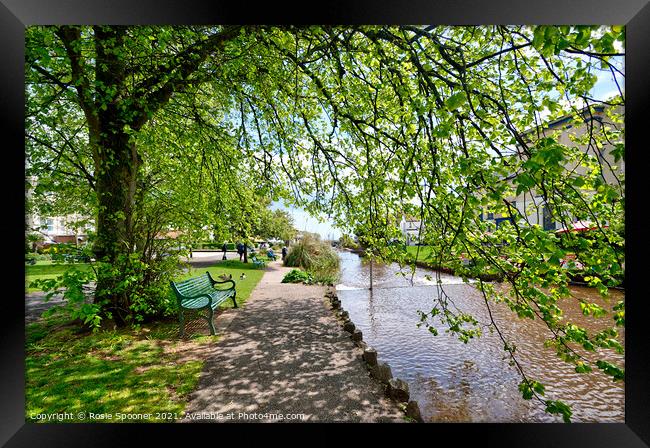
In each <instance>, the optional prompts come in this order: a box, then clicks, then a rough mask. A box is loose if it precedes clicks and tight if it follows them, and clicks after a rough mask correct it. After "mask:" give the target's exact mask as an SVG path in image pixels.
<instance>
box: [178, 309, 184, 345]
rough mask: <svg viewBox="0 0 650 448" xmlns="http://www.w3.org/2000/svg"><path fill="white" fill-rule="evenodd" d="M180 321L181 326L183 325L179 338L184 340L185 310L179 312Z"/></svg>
mask: <svg viewBox="0 0 650 448" xmlns="http://www.w3.org/2000/svg"><path fill="white" fill-rule="evenodd" d="M178 320H179V321H180V325H181V330H180V336H179V337H180V338H181V339H182V338H183V336H185V318H184V316H183V310H181V311H179V312H178Z"/></svg>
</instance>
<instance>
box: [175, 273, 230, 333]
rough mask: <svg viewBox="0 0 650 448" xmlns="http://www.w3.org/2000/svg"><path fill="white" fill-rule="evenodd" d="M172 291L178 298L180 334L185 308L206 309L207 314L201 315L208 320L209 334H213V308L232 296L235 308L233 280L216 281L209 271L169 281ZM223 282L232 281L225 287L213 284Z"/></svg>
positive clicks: (183, 331) (183, 324)
mask: <svg viewBox="0 0 650 448" xmlns="http://www.w3.org/2000/svg"><path fill="white" fill-rule="evenodd" d="M169 283H170V284H171V287H172V291H174V294H175V295H176V299H177V300H178V318H179V320H180V326H181V331H180V336H181V337H183V335H184V334H185V317H184V313H185V311H186V310H190V311H200V310H204V309H205V310H207V312H208V315H207V316H202V317H204V318H206V319H207V320H208V327H210V334H211V335H215V334H216V331H215V329H214V323H213V322H212V318H213V316H214V310H215V309H217V307H218V306H219V305H221V304H222V303H223V302H225V301H226V300H228V299H229V298H231V297H232V303H233V305H234V306H235V308H237V301H236V295H237V291H236V290H235V282H234V281H233V280H225V281H221V282H220V281H216V280H214V279H213V278H212V276H211V275H210V273H209V272H207V271H206V273H205V274H201V275H200V276H198V277H192V278H189V279H187V280H183V281H180V282H174V281H171V282H169ZM223 283H232V286H231V287H230V288H227V289H217V288H215V285H217V284H223Z"/></svg>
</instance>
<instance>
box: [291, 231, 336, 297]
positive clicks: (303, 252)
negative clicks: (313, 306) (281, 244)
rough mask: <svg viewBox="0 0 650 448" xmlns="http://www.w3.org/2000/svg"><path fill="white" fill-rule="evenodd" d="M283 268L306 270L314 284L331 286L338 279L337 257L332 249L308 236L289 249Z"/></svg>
mask: <svg viewBox="0 0 650 448" xmlns="http://www.w3.org/2000/svg"><path fill="white" fill-rule="evenodd" d="M284 265H285V266H291V267H301V268H303V269H305V270H307V271H308V272H309V273H310V274H311V276H312V278H313V281H314V282H315V283H324V284H329V285H331V284H333V283H335V282H336V280H337V278H338V272H339V257H338V255H337V253H336V252H335V251H334V250H333V249H332V247H331V246H330V245H329V244H327V243H325V242H323V241H320V240H318V239H316V238H313V237H311V236H309V235H307V236H305V237H304V238H303V239H302V240H301V241H300V242H298V243H297V244H294V245H293V246H291V248H290V249H289V253H288V254H287V256H286V258H285V259H284Z"/></svg>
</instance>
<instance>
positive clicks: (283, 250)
mask: <svg viewBox="0 0 650 448" xmlns="http://www.w3.org/2000/svg"><path fill="white" fill-rule="evenodd" d="M286 256H287V246H282V261H284V259H285V257H286Z"/></svg>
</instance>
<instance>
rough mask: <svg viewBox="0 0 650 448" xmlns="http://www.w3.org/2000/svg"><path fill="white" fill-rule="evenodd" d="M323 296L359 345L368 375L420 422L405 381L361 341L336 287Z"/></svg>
mask: <svg viewBox="0 0 650 448" xmlns="http://www.w3.org/2000/svg"><path fill="white" fill-rule="evenodd" d="M325 297H326V298H327V299H329V303H330V305H331V309H332V311H333V312H334V314H335V316H336V317H337V318H338V320H339V322H341V325H342V327H343V330H344V331H346V332H348V333H350V339H352V341H354V343H355V345H356V346H357V347H359V348H360V349H361V350H362V351H363V354H362V355H361V359H362V360H363V361H364V362H365V364H366V367H367V368H368V370H369V371H370V376H371V377H372V378H374V379H375V380H377V381H378V382H379V383H381V384H382V386H383V387H384V391H385V393H386V395H387V396H388V397H390V398H391V399H392V400H394V401H395V402H397V404H398V406H399V407H400V408H401V409H402V410H403V411H404V413H405V414H406V416H407V417H409V418H411V419H412V420H414V421H416V422H420V423H422V422H423V420H422V416H421V414H420V407H419V406H418V403H417V401H414V400H411V401H409V398H410V396H409V386H408V384H407V383H406V381H403V380H401V379H399V378H393V373H392V371H391V369H390V366H389V365H388V363H385V362H379V360H378V354H377V350H375V349H374V348H373V347H370V346H368V344H366V343H365V342H364V341H363V333H362V332H361V330H359V329H358V328H356V326H355V325H354V322H352V320H350V315H349V313H348V312H347V311H345V310H344V309H343V308H342V307H341V300H340V299H339V298H338V295H337V293H336V289H334V288H332V287H329V288H328V289H327V291H325Z"/></svg>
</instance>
